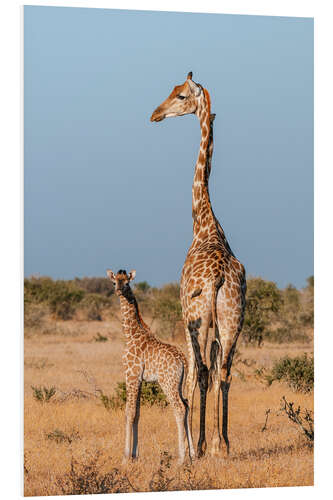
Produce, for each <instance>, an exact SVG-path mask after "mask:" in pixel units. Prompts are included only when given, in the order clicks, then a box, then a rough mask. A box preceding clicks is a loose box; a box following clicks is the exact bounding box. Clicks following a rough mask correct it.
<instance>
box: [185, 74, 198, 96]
mask: <svg viewBox="0 0 333 500" xmlns="http://www.w3.org/2000/svg"><path fill="white" fill-rule="evenodd" d="M186 81H187V83H188V86H189V87H190V90H191V92H192V94H194V95H195V97H198V96H199V95H200V94H201V88H200V87H199V85H197V84H196V83H195V82H193V80H191V78H188V79H187V80H186Z"/></svg>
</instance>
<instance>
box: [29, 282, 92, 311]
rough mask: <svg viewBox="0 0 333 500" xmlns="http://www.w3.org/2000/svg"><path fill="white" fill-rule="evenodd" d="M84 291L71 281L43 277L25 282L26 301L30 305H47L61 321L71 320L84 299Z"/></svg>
mask: <svg viewBox="0 0 333 500" xmlns="http://www.w3.org/2000/svg"><path fill="white" fill-rule="evenodd" d="M84 294H85V293H84V291H83V290H81V289H79V288H77V287H76V286H75V285H73V283H72V282H70V281H63V280H56V281H53V280H52V279H51V278H48V277H42V278H35V277H32V278H31V279H27V278H26V279H25V280H24V301H25V304H29V303H35V304H36V303H37V304H38V303H47V304H48V305H49V306H50V310H51V312H52V313H54V314H55V315H56V317H57V318H60V319H64V320H67V319H71V318H72V317H73V315H74V312H75V308H76V305H77V304H78V303H79V302H80V301H81V300H82V299H83V297H84Z"/></svg>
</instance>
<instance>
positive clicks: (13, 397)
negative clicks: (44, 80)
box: [0, 0, 333, 499]
mask: <svg viewBox="0 0 333 500" xmlns="http://www.w3.org/2000/svg"><path fill="white" fill-rule="evenodd" d="M330 3H331V2H328V1H327V2H326V1H322V2H321V1H320V0H317V1H315V0H313V1H306V0H303V1H296V0H287V1H286V0H279V1H268V0H261V1H258V0H247V1H239V0H229V1H223V0H220V1H211V0H205V2H204V4H203V3H202V2H199V1H198V0H191V1H185V0H178V1H172V0H168V1H163V0H159V1H158V2H156V1H155V2H153V1H143V0H141V1H140V0H137V1H133V0H132V1H128V0H123V1H102V0H94V1H88V0H86V1H83V0H81V1H74V0H71V1H67V2H65V1H63V2H57V1H53V2H47V1H37V0H36V1H32V2H29V3H27V5H48V6H67V7H69V6H71V7H94V8H119V9H120V8H122V9H124V8H126V9H135V10H163V11H182V12H186V11H187V12H216V13H229V14H252V15H278V16H295V17H314V18H315V126H316V128H315V208H316V209H315V241H316V243H315V277H316V334H315V336H316V393H315V400H316V447H315V456H316V467H315V470H316V474H315V478H316V486H315V487H314V488H311V487H308V488H283V489H281V488H276V489H272V488H270V489H269V490H268V489H265V488H264V489H254V490H222V491H205V492H204V495H205V496H207V497H209V496H211V497H214V498H215V497H217V496H218V495H223V496H224V497H225V498H235V497H238V496H239V497H245V498H254V497H255V498H256V499H260V498H266V497H267V496H269V497H270V498H280V497H281V495H283V496H284V497H285V496H286V497H288V496H289V495H290V497H293V498H294V499H297V498H302V499H307V498H313V497H314V496H316V497H319V498H327V497H329V492H330V491H331V490H332V488H331V486H330V483H331V449H332V431H331V427H332V423H331V419H332V417H331V415H332V413H331V411H332V403H331V394H332V388H331V385H328V384H329V382H330V379H332V374H331V371H330V368H331V365H332V364H333V363H332V361H331V358H332V355H333V349H332V325H331V315H330V312H331V310H332V304H331V299H332V292H331V290H330V287H329V285H330V282H332V279H331V278H332V276H331V275H332V265H331V258H332V250H333V249H332V244H331V242H332V238H331V233H332V215H331V214H332V205H331V200H332V169H333V161H332V152H331V143H332V116H333V109H332V92H333V90H332V89H333V81H332V56H331V48H332V46H333V43H332V15H331V14H332V12H331V11H332V8H331V7H330ZM21 5H22V2H19V1H17V0H8V1H7V0H5V1H4V0H2V2H1V4H0V9H1V14H0V22H1V26H0V50H1V59H0V60H1V69H2V72H1V73H2V75H1V79H0V86H1V87H0V88H1V92H0V99H1V101H0V110H1V122H0V123H1V125H0V126H1V129H0V132H1V135H0V137H1V147H0V154H1V162H0V166H1V176H2V177H1V182H0V186H1V188H2V190H1V195H0V203H1V210H0V213H1V226H0V227H1V236H2V238H1V259H0V262H1V284H2V285H3V286H2V287H1V300H0V304H1V306H2V307H1V311H2V322H1V326H2V328H1V333H2V354H3V355H2V362H1V364H0V366H1V370H2V374H1V375H2V376H1V381H2V391H1V396H2V398H1V407H2V410H1V419H2V421H1V423H2V425H1V430H2V447H1V448H2V449H1V452H2V453H1V460H2V464H1V465H2V467H1V468H0V470H1V471H2V472H5V474H4V477H3V480H2V482H1V496H2V497H3V498H6V499H10V498H20V497H21V496H20V495H21V493H22V483H21V484H20V479H19V476H20V472H21V470H22V466H21V456H22V455H21V452H20V449H21V447H22V418H21V415H22V407H21V401H20V400H19V399H20V398H19V395H22V392H21V391H22V343H21V338H22V337H21V336H22V293H21V285H22V276H23V232H22V231H23V220H22V213H23V198H22V193H23V177H22V158H23V156H22V145H21V142H22V133H21V132H22V120H21V119H20V118H21V112H20V107H21V106H22V101H23V98H22V95H23V94H22V86H21V76H22V73H21V68H22V65H21V64H22V59H21V57H22V50H21V44H22V36H21V23H20V6H21ZM203 5H204V9H203ZM21 109H22V108H21ZM300 182H301V179H300ZM310 230H311V228H310ZM20 309H21V317H20V314H19V311H20ZM20 332H21V333H20ZM19 354H20V355H19ZM174 494H176V493H164V494H163V498H167V497H169V496H171V495H174ZM178 494H179V493H178ZM202 494H203V493H202V492H184V493H182V495H183V496H184V497H185V496H187V495H192V496H193V495H194V496H197V497H198V496H199V495H200V496H201V495H202ZM136 495H137V496H136V497H135V498H140V496H142V495H147V494H140V493H137V494H136ZM150 495H153V497H155V496H156V495H157V496H160V494H152V493H151V494H150ZM35 498H41V499H42V498H45V497H35ZM48 498H50V499H51V498H54V499H56V498H59V497H48ZM71 498H81V497H76V496H75V497H71ZM89 498H96V499H97V498H101V496H100V495H92V496H90V497H89ZM117 498H118V497H117ZM145 498H147V497H145ZM161 498H162V497H161Z"/></svg>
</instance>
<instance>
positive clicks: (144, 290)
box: [134, 281, 150, 293]
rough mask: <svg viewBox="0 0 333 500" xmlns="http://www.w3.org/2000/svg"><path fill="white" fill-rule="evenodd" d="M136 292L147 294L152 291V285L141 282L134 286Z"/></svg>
mask: <svg viewBox="0 0 333 500" xmlns="http://www.w3.org/2000/svg"><path fill="white" fill-rule="evenodd" d="M134 290H135V292H136V291H139V292H142V293H147V292H148V290H150V285H149V284H148V283H147V281H140V282H139V283H136V284H135V286H134Z"/></svg>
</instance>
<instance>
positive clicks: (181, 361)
mask: <svg viewBox="0 0 333 500" xmlns="http://www.w3.org/2000/svg"><path fill="white" fill-rule="evenodd" d="M135 274H136V272H135V271H134V270H133V271H131V272H130V273H128V274H127V273H126V271H125V270H124V269H120V270H119V271H118V272H117V273H116V274H115V273H113V272H112V271H111V270H110V269H108V270H107V276H108V277H109V279H110V280H111V281H112V282H113V284H114V286H115V292H116V294H117V295H118V297H119V299H120V309H121V319H122V328H123V333H124V335H125V340H126V345H125V350H124V354H123V364H124V368H125V378H126V409H125V415H126V428H125V433H126V437H125V450H124V461H127V460H129V459H130V458H137V457H138V423H139V416H140V388H141V383H142V380H146V381H147V382H158V383H159V384H160V386H161V388H162V390H163V392H164V394H165V396H166V398H167V401H168V402H169V403H170V405H171V406H172V408H173V411H174V415H175V419H176V424H177V429H178V448H179V462H180V463H183V462H184V459H185V439H186V441H187V444H188V451H189V456H190V459H191V458H194V456H195V451H194V447H193V443H192V437H191V433H190V430H189V425H188V404H187V400H186V399H185V398H184V396H183V384H184V382H185V379H186V375H187V362H186V358H185V356H184V354H183V353H182V352H181V351H180V350H179V349H177V347H175V346H172V345H170V344H166V343H164V342H161V341H160V340H159V339H157V338H156V337H155V336H154V335H153V334H152V332H151V330H150V328H149V327H148V326H147V325H146V323H145V322H144V321H143V319H142V316H141V314H140V311H139V307H138V303H137V301H136V298H135V295H134V293H133V291H132V289H131V287H130V281H132V280H133V279H134V277H135Z"/></svg>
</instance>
